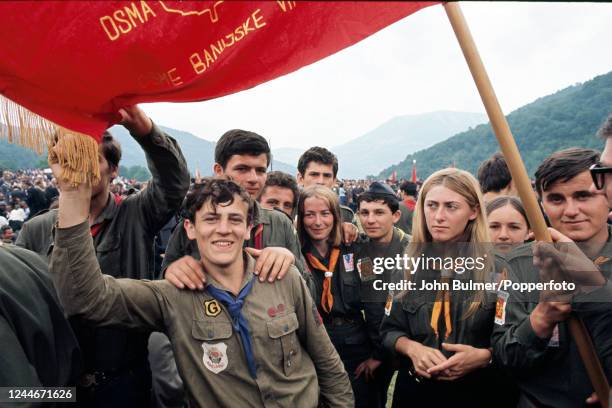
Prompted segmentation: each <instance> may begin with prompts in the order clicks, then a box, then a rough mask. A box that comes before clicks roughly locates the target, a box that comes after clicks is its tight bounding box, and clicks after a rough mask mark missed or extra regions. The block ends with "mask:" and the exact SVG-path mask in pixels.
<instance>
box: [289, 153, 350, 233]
mask: <svg viewBox="0 0 612 408" xmlns="http://www.w3.org/2000/svg"><path fill="white" fill-rule="evenodd" d="M337 175H338V158H337V157H336V155H335V154H333V153H332V152H330V151H329V150H327V149H326V148H324V147H319V146H314V147H311V148H310V149H308V150H306V151H305V152H304V153H303V154H302V155H301V156H300V158H299V160H298V173H297V181H298V184H299V185H300V186H302V187H304V188H306V187H309V186H313V185H316V184H318V185H320V186H325V187H327V188H329V189H331V188H332V187H333V186H334V185H335V184H336V176H337ZM340 213H341V215H342V221H343V222H346V223H352V222H353V217H354V216H355V214H353V210H351V209H350V208H348V207H346V206H344V205H341V206H340Z"/></svg>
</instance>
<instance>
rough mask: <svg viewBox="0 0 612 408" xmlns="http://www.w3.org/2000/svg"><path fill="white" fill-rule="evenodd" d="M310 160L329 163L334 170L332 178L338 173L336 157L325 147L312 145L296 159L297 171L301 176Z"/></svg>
mask: <svg viewBox="0 0 612 408" xmlns="http://www.w3.org/2000/svg"><path fill="white" fill-rule="evenodd" d="M310 162H315V163H321V164H326V165H331V166H332V168H333V172H334V178H336V175H337V174H338V158H337V157H336V155H335V154H333V153H332V152H330V151H329V150H327V149H326V148H324V147H319V146H314V147H311V148H310V149H308V150H306V151H305V152H304V153H303V154H302V155H301V156H300V159H299V160H298V171H299V172H300V174H301V175H302V177H303V176H304V173H305V172H306V168H308V165H309V164H310Z"/></svg>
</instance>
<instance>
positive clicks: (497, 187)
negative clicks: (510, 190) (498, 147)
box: [477, 152, 512, 194]
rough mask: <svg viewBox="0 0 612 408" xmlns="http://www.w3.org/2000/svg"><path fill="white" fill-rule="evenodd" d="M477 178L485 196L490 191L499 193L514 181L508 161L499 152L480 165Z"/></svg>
mask: <svg viewBox="0 0 612 408" xmlns="http://www.w3.org/2000/svg"><path fill="white" fill-rule="evenodd" d="M477 178H478V184H480V189H481V190H482V193H483V194H484V193H488V192H489V191H493V192H499V191H501V190H503V189H504V188H506V187H508V184H510V182H511V181H512V175H511V174H510V170H509V169H508V165H507V164H506V159H505V158H504V156H503V155H502V154H501V153H499V152H497V153H495V154H494V155H493V156H491V157H489V158H488V159H487V160H485V161H483V162H482V163H480V167H478V176H477Z"/></svg>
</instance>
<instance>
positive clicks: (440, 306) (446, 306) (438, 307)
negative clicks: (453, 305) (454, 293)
mask: <svg viewBox="0 0 612 408" xmlns="http://www.w3.org/2000/svg"><path fill="white" fill-rule="evenodd" d="M448 281H449V278H448V277H443V278H442V284H445V283H448ZM442 299H444V301H443V300H442ZM442 311H444V324H445V325H446V334H445V335H444V340H446V339H448V336H449V335H450V334H451V332H452V331H453V324H452V323H451V315H450V313H451V311H450V293H449V291H448V290H446V289H443V290H439V291H438V293H436V301H435V303H434V307H433V310H432V312H431V321H430V323H429V325H430V326H431V328H432V329H433V331H434V333H435V334H436V338H438V337H439V333H438V320H440V313H441V312H442Z"/></svg>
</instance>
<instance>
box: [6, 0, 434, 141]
mask: <svg viewBox="0 0 612 408" xmlns="http://www.w3.org/2000/svg"><path fill="white" fill-rule="evenodd" d="M433 3H435V2H302V1H299V2H298V1H257V2H250V1H240V2H232V1H198V2H195V1H194V2H189V1H132V2H119V1H100V2H97V1H96V2H86V1H58V2H26V1H9V2H0V94H2V95H4V97H5V98H3V104H2V107H3V108H4V109H3V113H0V115H2V119H5V123H6V121H8V122H9V123H10V125H12V126H19V127H20V129H21V130H22V131H23V128H24V126H25V127H28V123H30V122H31V123H32V124H31V125H30V126H29V129H30V130H31V129H32V128H37V129H38V128H39V127H40V126H41V125H40V123H41V120H42V118H44V119H46V120H48V121H50V122H52V123H53V124H54V125H55V124H57V125H59V126H60V127H62V128H65V129H69V130H71V131H76V132H79V133H84V134H87V135H90V136H92V137H93V138H94V139H96V140H97V141H99V139H100V137H101V134H102V133H103V131H104V130H105V129H106V128H108V127H109V126H110V125H112V124H114V123H116V122H117V121H118V115H117V110H118V109H119V108H121V107H123V106H127V105H132V104H135V103H141V102H161V101H168V102H187V101H201V100H206V99H212V98H217V97H220V96H224V95H228V94H231V93H234V92H238V91H241V90H244V89H247V88H250V87H253V86H256V85H258V84H260V83H262V82H265V81H269V80H271V79H273V78H276V77H278V76H281V75H284V74H287V73H290V72H292V71H295V70H297V69H298V68H300V67H302V66H305V65H308V64H311V63H313V62H315V61H317V60H319V59H321V58H324V57H326V56H328V55H330V54H333V53H335V52H337V51H339V50H341V49H343V48H345V47H348V46H350V45H352V44H354V43H356V42H358V41H360V40H362V39H364V38H366V37H368V36H369V35H371V34H373V33H375V32H376V31H378V30H380V29H382V28H384V27H386V26H388V25H389V24H392V23H393V22H395V21H398V20H400V19H402V18H403V17H405V16H408V15H410V14H412V13H414V12H415V11H418V10H420V9H421V8H424V7H426V6H429V5H431V4H433ZM23 108H25V109H23ZM26 109H27V114H25V113H24V111H25V110H26ZM32 112H33V113H35V114H36V115H31V113H32ZM28 114H30V116H29V117H28ZM38 115H39V116H40V117H42V118H39V119H40V120H39V121H38V122H37V121H35V120H33V119H32V116H38ZM28 120H29V121H30V122H28ZM42 122H46V121H44V120H42ZM36 123H38V127H37V125H36ZM34 133H36V132H34ZM22 139H23V138H22ZM31 139H36V138H35V137H31ZM22 144H26V145H29V144H30V145H31V144H35V143H34V142H33V140H30V141H25V143H23V140H22Z"/></svg>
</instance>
